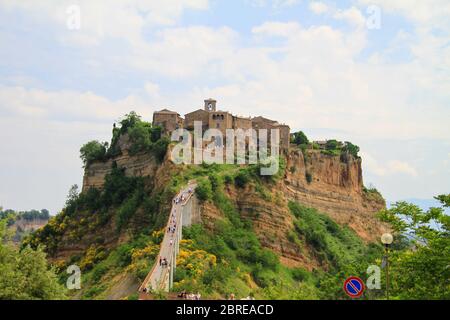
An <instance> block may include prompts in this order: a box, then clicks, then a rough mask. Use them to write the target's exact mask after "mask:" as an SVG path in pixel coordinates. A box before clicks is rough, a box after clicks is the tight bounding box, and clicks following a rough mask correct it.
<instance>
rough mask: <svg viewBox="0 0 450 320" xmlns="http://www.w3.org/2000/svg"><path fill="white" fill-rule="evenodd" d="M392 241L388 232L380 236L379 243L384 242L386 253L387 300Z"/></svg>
mask: <svg viewBox="0 0 450 320" xmlns="http://www.w3.org/2000/svg"><path fill="white" fill-rule="evenodd" d="M392 241H394V237H393V236H392V234H390V233H384V234H383V235H382V236H381V243H382V244H384V251H385V253H386V299H387V300H389V246H390V245H391V244H392Z"/></svg>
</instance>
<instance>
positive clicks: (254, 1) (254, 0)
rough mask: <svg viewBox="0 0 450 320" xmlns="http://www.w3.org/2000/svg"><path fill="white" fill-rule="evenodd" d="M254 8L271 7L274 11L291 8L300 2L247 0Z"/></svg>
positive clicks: (298, 0) (297, 0) (296, 0)
mask: <svg viewBox="0 0 450 320" xmlns="http://www.w3.org/2000/svg"><path fill="white" fill-rule="evenodd" d="M247 2H249V3H250V5H252V6H254V7H267V6H271V7H272V8H274V9H280V8H285V7H291V6H293V5H296V4H298V3H299V2H300V0H247Z"/></svg>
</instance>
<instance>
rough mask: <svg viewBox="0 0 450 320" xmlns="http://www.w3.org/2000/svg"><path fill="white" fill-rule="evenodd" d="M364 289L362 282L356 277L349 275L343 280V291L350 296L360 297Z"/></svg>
mask: <svg viewBox="0 0 450 320" xmlns="http://www.w3.org/2000/svg"><path fill="white" fill-rule="evenodd" d="M364 290H365V286H364V282H363V281H362V280H361V279H360V278H358V277H349V278H347V280H345V281H344V291H345V293H346V294H347V295H348V296H349V297H350V298H359V297H361V296H362V294H363V293H364Z"/></svg>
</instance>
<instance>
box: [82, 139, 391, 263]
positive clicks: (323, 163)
mask: <svg viewBox="0 0 450 320" xmlns="http://www.w3.org/2000/svg"><path fill="white" fill-rule="evenodd" d="M127 143H128V141H127V138H126V137H125V138H122V139H121V141H120V144H121V149H122V154H121V155H120V156H118V157H116V158H114V159H112V160H109V161H107V162H97V163H94V164H91V165H90V166H88V167H87V168H86V171H85V175H84V182H83V190H87V189H88V188H90V187H96V188H101V187H102V185H103V183H104V178H105V176H106V174H107V173H109V172H110V171H111V167H112V163H113V161H116V163H117V165H118V166H119V167H123V168H125V173H126V174H127V175H129V176H140V177H145V178H146V181H147V183H149V184H150V185H151V186H152V188H155V189H162V188H164V186H165V185H166V184H167V183H169V181H170V179H171V177H172V176H174V175H175V174H176V173H177V172H178V171H180V170H182V168H183V166H180V165H175V164H173V163H172V162H171V161H170V160H169V154H170V151H168V153H167V155H166V158H165V159H164V161H163V162H162V164H161V163H158V162H157V161H156V160H155V159H154V158H153V157H152V156H149V155H147V154H140V155H135V156H131V155H129V153H128V152H127V151H126V150H127ZM265 187H266V188H267V191H268V193H269V195H268V197H267V196H266V197H264V196H262V195H261V194H260V192H258V191H257V190H255V187H254V186H253V185H252V184H250V185H248V186H247V187H246V188H244V189H237V188H236V187H235V186H234V185H228V186H227V189H226V190H225V191H226V193H227V195H228V196H229V198H230V199H231V200H232V201H233V202H234V204H235V206H236V208H237V209H238V210H239V212H240V213H241V215H242V216H243V217H244V218H248V219H250V220H251V221H252V222H253V226H254V229H255V231H256V233H257V235H258V237H259V239H260V241H261V244H262V245H263V246H264V247H266V248H269V249H271V250H273V251H275V252H276V253H278V254H279V256H280V260H281V261H282V262H283V263H284V264H286V265H288V266H302V267H304V268H306V269H309V270H311V269H314V268H321V267H324V266H321V265H320V262H319V261H318V260H317V259H316V258H315V257H314V253H313V252H312V250H311V249H310V248H308V247H305V248H303V249H302V252H300V251H299V248H298V246H296V244H295V243H293V242H292V241H291V240H289V233H291V232H292V231H293V230H294V225H293V216H292V214H291V212H290V211H289V208H288V203H289V201H291V200H292V201H297V202H299V203H301V204H302V205H304V206H308V207H313V208H316V209H317V210H319V211H321V212H323V213H325V214H327V215H329V216H330V217H331V218H332V219H333V220H335V221H336V222H337V223H338V224H340V225H347V226H349V227H350V228H351V229H353V230H354V231H355V232H356V233H357V234H358V235H359V236H360V237H361V238H362V239H363V240H365V241H367V242H369V241H376V240H377V239H378V237H379V236H380V234H382V233H383V232H384V231H385V230H386V226H385V225H383V224H382V223H380V222H379V221H378V220H377V219H376V218H375V213H376V212H377V211H379V210H380V209H382V208H384V207H385V203H384V200H383V199H382V198H381V197H380V198H375V199H374V198H373V197H368V196H367V195H366V194H365V192H364V191H363V179H362V169H361V159H355V158H353V157H352V156H350V155H346V156H342V157H339V156H331V155H326V154H323V153H321V152H320V151H318V150H308V151H306V152H305V154H304V153H303V152H302V151H301V150H298V149H294V148H292V149H291V150H290V152H289V153H288V155H287V157H286V172H285V175H284V177H283V178H282V179H280V180H279V181H278V182H277V183H275V184H267V185H266V186H265ZM199 205H200V211H201V220H202V223H203V224H204V225H205V226H206V227H208V228H213V227H214V221H216V220H218V219H222V218H224V217H223V214H222V213H221V212H220V210H219V209H217V208H216V207H215V206H214V205H213V204H212V203H210V202H206V203H203V204H199ZM167 206H168V208H169V206H170V204H167Z"/></svg>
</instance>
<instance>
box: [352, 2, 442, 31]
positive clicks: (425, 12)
mask: <svg viewBox="0 0 450 320" xmlns="http://www.w3.org/2000/svg"><path fill="white" fill-rule="evenodd" d="M358 2H359V4H361V5H367V6H368V5H377V6H380V7H381V8H382V9H383V10H384V11H386V13H397V14H401V15H403V16H405V17H406V18H408V19H410V20H411V21H413V22H415V23H418V24H420V25H421V26H422V27H443V28H445V29H447V31H448V27H449V26H450V19H449V18H448V17H449V16H450V2H449V1H448V0H427V1H423V0H396V1H392V0H358Z"/></svg>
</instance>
